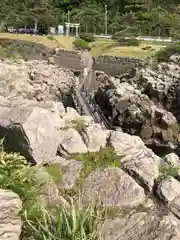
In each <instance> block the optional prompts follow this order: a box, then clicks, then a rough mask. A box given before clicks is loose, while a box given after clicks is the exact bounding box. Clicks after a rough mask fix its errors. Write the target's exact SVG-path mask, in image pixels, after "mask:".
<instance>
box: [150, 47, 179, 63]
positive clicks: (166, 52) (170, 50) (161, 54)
mask: <svg viewBox="0 0 180 240" xmlns="http://www.w3.org/2000/svg"><path fill="white" fill-rule="evenodd" d="M177 53H178V54H179V53H180V44H179V43H176V44H173V45H170V46H167V47H166V48H163V49H161V50H159V51H158V52H156V54H155V56H154V58H155V60H156V61H157V62H158V63H160V62H167V61H168V60H169V57H170V56H172V55H173V54H177Z"/></svg>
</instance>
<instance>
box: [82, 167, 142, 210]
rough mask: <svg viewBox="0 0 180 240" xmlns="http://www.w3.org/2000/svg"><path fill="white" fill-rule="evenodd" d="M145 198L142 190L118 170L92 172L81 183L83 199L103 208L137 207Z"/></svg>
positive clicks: (109, 169)
mask: <svg viewBox="0 0 180 240" xmlns="http://www.w3.org/2000/svg"><path fill="white" fill-rule="evenodd" d="M145 198H146V197H145V194H144V190H143V188H141V187H140V186H139V185H138V184H137V183H136V182H135V181H134V180H133V179H132V178H131V177H130V176H129V175H128V174H126V173H125V172H124V171H122V170H121V169H119V168H106V169H104V170H102V171H101V170H97V171H94V172H92V173H91V174H89V176H88V177H87V178H86V179H85V180H84V183H83V199H84V200H86V201H87V200H91V201H95V202H96V203H97V202H100V203H101V204H103V205H104V206H109V207H121V208H124V207H129V208H131V207H137V206H138V205H139V204H142V203H144V202H145Z"/></svg>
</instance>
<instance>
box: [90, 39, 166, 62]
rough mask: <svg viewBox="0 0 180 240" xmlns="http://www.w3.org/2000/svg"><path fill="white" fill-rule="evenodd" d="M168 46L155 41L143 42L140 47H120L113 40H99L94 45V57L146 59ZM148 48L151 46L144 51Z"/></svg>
mask: <svg viewBox="0 0 180 240" xmlns="http://www.w3.org/2000/svg"><path fill="white" fill-rule="evenodd" d="M166 45H167V44H166V43H164V42H155V41H151V42H150V41H141V44H140V46H138V47H134V46H118V44H117V43H116V42H115V41H113V40H112V39H97V40H96V41H95V42H94V43H92V51H91V52H92V55H93V56H99V55H109V56H124V57H134V58H144V57H147V56H150V55H152V54H154V53H155V52H156V51H158V50H160V49H161V48H163V47H165V46H166ZM146 46H151V48H150V49H148V50H144V49H143V48H144V47H146Z"/></svg>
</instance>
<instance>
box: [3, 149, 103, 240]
mask: <svg viewBox="0 0 180 240" xmlns="http://www.w3.org/2000/svg"><path fill="white" fill-rule="evenodd" d="M40 167H41V166H34V167H32V166H30V165H29V164H28V163H27V161H26V159H25V158H24V157H22V156H20V155H19V154H16V153H10V154H7V153H5V152H0V188H3V189H10V190H12V191H14V192H15V193H17V194H18V195H19V197H20V198H21V200H22V201H23V211H22V213H21V217H22V220H23V231H22V238H21V239H22V240H28V239H29V240H30V239H36V240H58V239H59V240H98V239H100V236H99V234H100V233H99V227H100V224H101V223H102V221H103V220H104V219H105V213H104V211H103V210H102V209H101V210H98V209H97V208H96V207H95V206H93V205H84V206H82V205H81V204H80V201H78V203H77V202H74V201H73V200H72V198H70V197H68V196H66V197H67V199H69V206H68V207H67V206H65V205H62V204H59V206H58V207H56V208H54V209H52V208H51V209H50V208H48V207H46V206H44V205H43V204H41V200H40V198H39V197H40V193H41V191H42V187H43V185H44V184H45V182H44V183H42V182H41V183H40V182H39V181H38V179H37V178H36V172H37V170H38V169H39V168H40ZM54 170H55V168H54V166H51V165H50V166H48V172H49V173H50V174H53V175H54ZM55 172H56V174H55V175H57V171H55ZM53 179H54V180H56V181H60V178H59V179H58V178H57V177H56V178H54V177H53Z"/></svg>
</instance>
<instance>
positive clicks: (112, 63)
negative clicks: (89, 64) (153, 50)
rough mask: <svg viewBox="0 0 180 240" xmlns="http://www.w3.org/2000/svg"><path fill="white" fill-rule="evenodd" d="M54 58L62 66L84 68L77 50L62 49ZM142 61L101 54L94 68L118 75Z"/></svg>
mask: <svg viewBox="0 0 180 240" xmlns="http://www.w3.org/2000/svg"><path fill="white" fill-rule="evenodd" d="M54 59H55V62H56V63H57V64H59V65H60V66H62V67H66V68H72V69H75V70H82V69H83V65H82V64H81V59H80V56H78V54H77V53H76V52H66V51H62V52H59V53H58V55H55V56H54ZM141 61H142V60H141V59H135V58H127V57H111V56H100V57H98V58H97V59H96V62H95V64H94V67H93V69H94V70H99V71H103V72H105V73H106V74H108V75H111V76H116V75H121V74H123V73H125V72H126V71H127V70H130V68H132V67H134V66H135V65H136V64H138V63H140V62H141Z"/></svg>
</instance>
